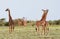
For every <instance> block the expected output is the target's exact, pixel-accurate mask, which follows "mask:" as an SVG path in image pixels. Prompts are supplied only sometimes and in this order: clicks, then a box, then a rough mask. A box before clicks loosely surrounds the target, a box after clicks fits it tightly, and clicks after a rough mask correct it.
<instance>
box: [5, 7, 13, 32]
mask: <svg viewBox="0 0 60 39" xmlns="http://www.w3.org/2000/svg"><path fill="white" fill-rule="evenodd" d="M5 11H8V16H9V32H12V31H14V22H13V20H12V17H11V15H10V9H9V8H7V9H6V10H5Z"/></svg>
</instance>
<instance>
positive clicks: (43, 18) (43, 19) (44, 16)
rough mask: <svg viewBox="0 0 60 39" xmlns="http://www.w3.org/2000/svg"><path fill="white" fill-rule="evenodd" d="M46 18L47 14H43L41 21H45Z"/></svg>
mask: <svg viewBox="0 0 60 39" xmlns="http://www.w3.org/2000/svg"><path fill="white" fill-rule="evenodd" d="M46 16H47V13H44V14H43V16H42V19H41V21H46Z"/></svg>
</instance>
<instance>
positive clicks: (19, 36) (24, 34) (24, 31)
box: [0, 25, 60, 39]
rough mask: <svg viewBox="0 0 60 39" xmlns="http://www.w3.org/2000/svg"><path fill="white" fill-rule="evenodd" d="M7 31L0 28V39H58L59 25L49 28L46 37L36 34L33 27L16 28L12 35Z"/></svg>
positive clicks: (4, 28) (5, 28)
mask: <svg viewBox="0 0 60 39" xmlns="http://www.w3.org/2000/svg"><path fill="white" fill-rule="evenodd" d="M8 30H9V29H8V27H5V26H2V27H0V39H60V25H51V26H49V32H48V35H47V36H46V35H40V34H38V33H37V32H36V31H35V26H26V27H22V26H16V27H15V30H14V32H12V33H9V31H8Z"/></svg>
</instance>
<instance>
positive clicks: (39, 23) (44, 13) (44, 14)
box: [36, 9, 48, 34]
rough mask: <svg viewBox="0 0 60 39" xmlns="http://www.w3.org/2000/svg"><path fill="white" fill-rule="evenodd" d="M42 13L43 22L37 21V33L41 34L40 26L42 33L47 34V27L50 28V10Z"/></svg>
mask: <svg viewBox="0 0 60 39" xmlns="http://www.w3.org/2000/svg"><path fill="white" fill-rule="evenodd" d="M42 11H43V15H42V18H41V20H39V21H36V31H37V32H39V26H42V31H43V32H44V34H45V31H46V27H47V26H48V22H47V21H46V17H47V13H48V9H46V10H43V9H42Z"/></svg>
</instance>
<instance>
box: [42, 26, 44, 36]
mask: <svg viewBox="0 0 60 39" xmlns="http://www.w3.org/2000/svg"><path fill="white" fill-rule="evenodd" d="M42 31H43V34H44V35H45V27H44V26H43V28H42Z"/></svg>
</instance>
